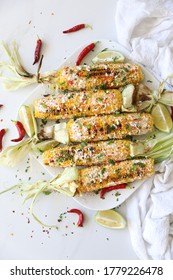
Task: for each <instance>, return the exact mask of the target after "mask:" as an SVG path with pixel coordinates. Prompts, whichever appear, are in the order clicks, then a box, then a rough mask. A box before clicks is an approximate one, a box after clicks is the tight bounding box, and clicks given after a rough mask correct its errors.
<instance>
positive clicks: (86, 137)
mask: <svg viewBox="0 0 173 280" xmlns="http://www.w3.org/2000/svg"><path fill="white" fill-rule="evenodd" d="M152 128H153V120H152V116H151V115H150V114H147V113H141V114H139V113H131V114H121V115H118V116H115V115H105V116H97V117H95V116H94V117H87V118H79V119H77V120H75V121H74V120H70V121H69V122H68V123H67V130H68V134H69V139H70V141H71V142H81V141H100V140H108V139H122V138H124V137H126V136H128V135H142V134H146V133H147V132H149V131H151V130H152Z"/></svg>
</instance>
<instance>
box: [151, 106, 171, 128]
mask: <svg viewBox="0 0 173 280" xmlns="http://www.w3.org/2000/svg"><path fill="white" fill-rule="evenodd" d="M151 115H152V117H153V122H154V125H155V127H156V128H157V129H159V130H160V131H163V132H167V133H169V132H170V131H171V128H172V119H171V115H170V113H169V111H168V109H167V107H166V106H165V105H163V104H161V103H157V104H156V105H155V106H154V107H153V109H152V111H151Z"/></svg>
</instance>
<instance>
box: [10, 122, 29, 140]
mask: <svg viewBox="0 0 173 280" xmlns="http://www.w3.org/2000/svg"><path fill="white" fill-rule="evenodd" d="M12 122H14V124H15V126H16V127H17V130H18V132H19V137H18V138H16V139H12V140H11V141H12V142H19V141H21V140H22V139H23V138H24V137H25V134H26V131H25V129H24V127H23V124H22V123H21V122H19V121H12Z"/></svg>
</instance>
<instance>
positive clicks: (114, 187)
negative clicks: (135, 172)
mask: <svg viewBox="0 0 173 280" xmlns="http://www.w3.org/2000/svg"><path fill="white" fill-rule="evenodd" d="M126 186H127V184H119V185H116V186H111V187H108V188H105V189H102V190H101V192H100V198H104V195H105V193H107V192H110V191H113V190H118V189H125V188H126Z"/></svg>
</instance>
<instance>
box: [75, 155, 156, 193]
mask: <svg viewBox="0 0 173 280" xmlns="http://www.w3.org/2000/svg"><path fill="white" fill-rule="evenodd" d="M153 174H154V160H152V159H135V160H126V161H121V162H117V163H115V164H114V165H102V166H92V167H87V168H84V169H81V170H79V186H78V188H77V191H78V192H79V193H84V192H90V191H97V190H99V189H102V188H107V187H110V186H113V185H117V184H122V183H130V182H133V181H135V180H141V179H143V178H146V177H150V176H152V175H153Z"/></svg>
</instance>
